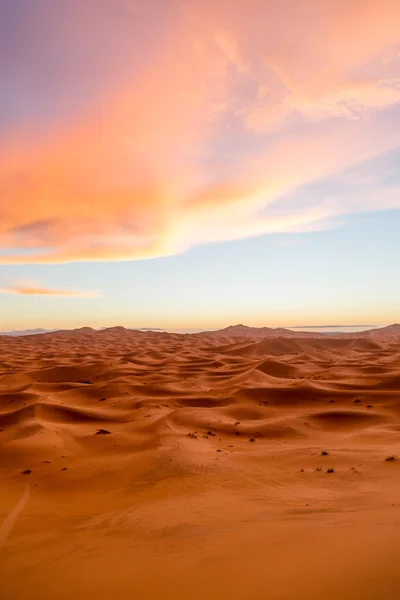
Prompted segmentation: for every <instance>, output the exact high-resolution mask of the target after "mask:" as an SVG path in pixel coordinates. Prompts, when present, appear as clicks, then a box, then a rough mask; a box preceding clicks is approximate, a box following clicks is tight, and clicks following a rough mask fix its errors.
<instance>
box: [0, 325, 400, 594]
mask: <svg viewBox="0 0 400 600" xmlns="http://www.w3.org/2000/svg"><path fill="white" fill-rule="evenodd" d="M323 452H324V454H323ZM389 456H393V457H396V456H399V458H400V333H399V332H398V328H396V326H392V329H390V328H387V329H385V330H377V331H375V332H374V334H372V333H369V334H364V335H363V334H358V335H343V336H335V337H334V336H331V337H327V336H323V335H321V334H313V335H309V336H306V335H305V334H300V333H299V334H289V333H285V330H280V331H278V332H275V333H274V332H268V331H267V330H259V332H258V333H257V331H255V330H250V329H249V330H248V331H247V330H246V328H241V327H238V328H235V327H233V328H228V329H226V330H222V331H220V332H209V333H203V334H192V335H178V334H168V333H159V332H140V331H131V330H125V329H123V328H119V327H116V328H112V329H107V330H104V331H99V332H96V331H93V330H91V329H89V328H83V329H81V330H75V331H70V332H68V331H65V332H55V333H49V334H44V335H36V336H26V337H18V338H13V337H6V336H4V337H0V490H1V493H0V597H1V598H2V600H43V599H46V600H47V599H52V600H67V599H68V600H81V599H82V600H83V599H92V598H96V599H98V600H109V599H115V600H119V599H121V600H125V599H133V598H135V599H136V598H137V599H140V600H142V599H143V600H146V599H160V600H162V599H165V600H180V599H182V600H183V599H185V600H186V599H188V600H192V599H193V600H198V599H199V600H200V599H204V598H207V599H225V598H230V599H243V600H246V599H251V600H267V599H268V600H275V599H277V600H289V599H290V600H297V599H300V598H301V599H307V600H321V599H324V600H333V599H335V600H336V599H341V600H350V599H351V600H356V599H358V598H360V599H362V600H375V599H379V600H380V599H382V600H391V599H396V600H397V599H398V598H400V568H399V547H400V460H397V459H396V458H394V459H393V460H385V459H386V458H388V457H389ZM329 469H333V472H328V470H329ZM26 471H28V472H26Z"/></svg>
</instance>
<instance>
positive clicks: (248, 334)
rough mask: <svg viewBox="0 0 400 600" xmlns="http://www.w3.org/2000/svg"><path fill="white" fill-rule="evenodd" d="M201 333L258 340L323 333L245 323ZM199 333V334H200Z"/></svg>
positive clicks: (318, 335)
mask: <svg viewBox="0 0 400 600" xmlns="http://www.w3.org/2000/svg"><path fill="white" fill-rule="evenodd" d="M202 334H207V335H208V336H213V337H236V338H246V339H254V340H260V339H263V338H266V337H269V338H271V337H273V338H276V337H296V338H298V337H302V338H305V337H306V338H320V337H322V336H323V335H324V334H322V333H318V332H316V331H291V330H290V329H285V328H283V327H277V328H273V327H248V326H247V325H241V324H240V325H230V326H229V327H225V328H224V329H217V330H215V331H204V332H203V333H202ZM202 334H199V335H202Z"/></svg>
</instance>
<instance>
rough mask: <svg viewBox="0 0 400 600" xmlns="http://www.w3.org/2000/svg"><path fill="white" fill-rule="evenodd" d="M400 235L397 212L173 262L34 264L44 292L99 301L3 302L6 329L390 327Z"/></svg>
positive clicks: (398, 288)
mask: <svg viewBox="0 0 400 600" xmlns="http://www.w3.org/2000/svg"><path fill="white" fill-rule="evenodd" d="M399 231H400V212H398V211H388V212H378V213H370V214H368V215H363V216H359V217H356V218H351V219H348V222H347V223H346V224H343V225H342V226H341V227H338V228H336V229H332V230H329V231H321V232H313V233H307V234H298V235H271V236H261V237H258V238H253V239H247V240H241V241H236V242H226V243H220V244H210V245H205V246H202V247H199V248H196V249H192V250H190V251H188V252H186V253H184V254H182V255H179V256H173V257H167V258H159V259H157V258H155V259H151V260H143V261H132V262H116V263H112V264H110V263H107V262H98V263H89V264H87V263H78V264H76V263H75V264H65V265H35V266H34V265H31V266H30V274H31V276H32V277H33V278H34V279H37V280H39V281H42V282H43V283H44V285H50V284H51V285H52V286H53V287H55V288H59V289H65V288H67V289H68V288H77V289H87V288H89V289H99V290H102V296H100V297H98V298H63V297H53V296H42V295H37V296H35V295H4V296H3V297H2V298H1V302H2V314H1V321H0V328H1V329H3V330H5V329H13V328H15V329H18V328H29V327H39V326H41V327H46V328H53V327H77V326H81V325H90V326H93V327H101V326H109V325H115V324H122V325H125V326H128V327H147V326H149V327H162V328H164V327H165V328H171V329H192V328H193V329H202V328H214V327H223V326H226V325H229V324H233V323H241V322H245V323H246V324H248V325H254V326H261V325H271V326H281V325H284V326H291V325H292V326H294V325H319V324H329V323H336V324H338V323H340V324H344V325H356V324H358V323H360V324H364V323H365V324H387V323H390V322H393V321H396V320H399V306H400V277H399V275H400V273H399V261H398V257H399V256H400V236H399V235H398V232H399ZM25 274H26V268H25V266H23V265H18V266H3V267H1V270H0V276H1V280H2V282H7V281H8V280H11V279H12V278H14V277H17V278H19V277H21V278H22V277H23V276H24V275H25Z"/></svg>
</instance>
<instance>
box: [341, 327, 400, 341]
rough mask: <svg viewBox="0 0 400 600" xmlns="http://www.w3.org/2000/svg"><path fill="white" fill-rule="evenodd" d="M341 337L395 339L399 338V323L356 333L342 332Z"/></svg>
mask: <svg viewBox="0 0 400 600" xmlns="http://www.w3.org/2000/svg"><path fill="white" fill-rule="evenodd" d="M342 335H343V337H352V338H354V337H367V338H369V339H372V340H377V341H379V340H382V341H385V340H389V341H390V340H392V339H393V340H397V339H400V324H399V323H392V325H387V326H386V327H376V328H375V329H368V330H367V331H359V332H358V333H344V334H342Z"/></svg>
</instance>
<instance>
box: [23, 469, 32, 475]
mask: <svg viewBox="0 0 400 600" xmlns="http://www.w3.org/2000/svg"><path fill="white" fill-rule="evenodd" d="M31 473H32V469H25V471H22V475H30V474H31Z"/></svg>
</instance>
